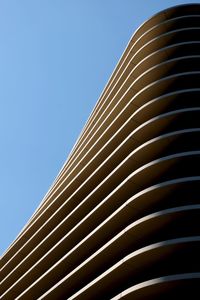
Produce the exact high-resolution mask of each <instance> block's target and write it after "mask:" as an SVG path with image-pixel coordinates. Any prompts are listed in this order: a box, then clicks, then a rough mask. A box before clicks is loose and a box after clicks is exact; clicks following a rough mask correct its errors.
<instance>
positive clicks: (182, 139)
mask: <svg viewBox="0 0 200 300" xmlns="http://www.w3.org/2000/svg"><path fill="white" fill-rule="evenodd" d="M199 167H200V5H198V4H193V5H182V6H177V7H174V8H169V9H167V10H165V11H162V12H160V13H158V14H156V15H155V16H153V17H152V18H151V19H149V20H148V21H146V22H145V23H144V24H143V25H142V26H141V27H140V28H139V29H138V30H137V31H136V32H135V33H134V35H133V37H132V38H131V40H130V42H129V44H128V46H127V48H126V49H125V51H124V53H123V55H122V57H121V59H120V61H119V63H118V65H117V67H116V69H115V70H114V72H113V74H112V76H111V78H110V80H109V82H108V84H107V86H106V87H105V89H104V91H103V93H102V94H101V96H100V99H99V101H98V102H97V104H96V106H95V108H94V110H93V112H92V114H91V115H90V117H89V119H88V121H87V123H86V125H85V127H84V128H83V130H82V132H81V135H80V137H79V139H78V140H77V143H76V144H75V146H74V148H73V149H72V151H71V153H70V155H69V158H68V160H67V161H66V163H65V165H64V166H63V168H62V170H61V171H60V173H59V174H58V176H57V178H56V179H55V181H54V183H53V185H52V187H51V188H50V190H49V192H48V193H47V194H46V196H45V198H44V199H43V201H42V203H41V205H40V206H39V208H38V209H37V210H36V212H35V213H34V214H33V216H32V218H31V219H30V220H29V222H28V223H27V224H26V226H25V228H24V229H23V230H22V232H21V233H20V234H19V235H18V237H17V238H16V240H15V241H14V242H13V243H12V244H11V245H10V247H9V248H8V249H7V251H6V252H5V253H4V255H3V256H2V258H1V286H0V294H1V299H2V300H11V299H23V300H34V299H48V300H49V299H70V300H72V299H76V300H79V299H80V300H104V299H105V300H106V299H112V300H114V299H115V300H117V299H124V300H128V299H132V300H139V299H140V300H146V299H148V300H149V299H162V300H163V299H169V297H171V298H172V299H175V298H176V299H180V298H181V297H183V296H187V297H189V296H191V295H195V296H197V298H198V295H200V288H199V284H200V259H199V253H200V168H199Z"/></svg>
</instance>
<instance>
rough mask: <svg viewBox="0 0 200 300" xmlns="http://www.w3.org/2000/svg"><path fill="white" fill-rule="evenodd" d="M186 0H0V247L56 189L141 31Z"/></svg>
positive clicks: (17, 231)
mask: <svg viewBox="0 0 200 300" xmlns="http://www.w3.org/2000/svg"><path fill="white" fill-rule="evenodd" d="M187 2H192V1H187ZM196 2H197V3H200V1H196ZM182 3H186V1H172V0H171V1H170V0H162V1H158V0H138V1H135V0H28V1H27V0H0V142H1V147H0V254H2V253H3V251H5V249H6V248H7V247H8V246H9V244H10V243H11V242H12V241H13V240H14V239H15V237H16V236H17V234H18V233H19V231H20V230H21V229H22V227H23V226H24V225H25V224H26V222H27V221H28V219H29V218H30V217H31V215H32V213H33V212H34V210H35V209H36V207H37V206H38V205H39V203H40V201H41V200H42V198H43V196H44V195H45V193H46V192H47V190H48V189H49V187H50V185H51V183H52V182H53V180H54V178H55V177H56V175H57V173H58V172H59V170H60V168H61V166H62V165H63V163H64V161H65V160H66V158H67V155H68V153H69V152H70V149H71V148H72V147H73V145H74V143H75V141H76V139H77V137H78V135H79V133H80V131H81V129H82V127H83V126H84V123H85V122H86V120H87V118H88V116H89V114H90V113H91V111H92V109H93V107H94V105H95V103H96V101H97V100H98V97H99V95H100V93H101V92H102V90H103V88H104V86H105V84H106V83H107V81H108V78H109V76H110V74H111V73H112V71H113V69H114V67H115V66H116V63H117V62H118V60H119V58H120V56H121V54H122V52H123V51H124V48H125V47H126V45H127V43H128V41H129V39H130V37H131V35H132V34H133V32H134V30H135V29H136V28H137V27H138V26H139V25H140V24H141V23H142V22H144V21H145V20H146V19H147V18H149V17H150V16H151V15H153V14H154V13H156V12H158V11H159V10H162V9H164V8H166V7H169V6H173V5H177V4H182Z"/></svg>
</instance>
